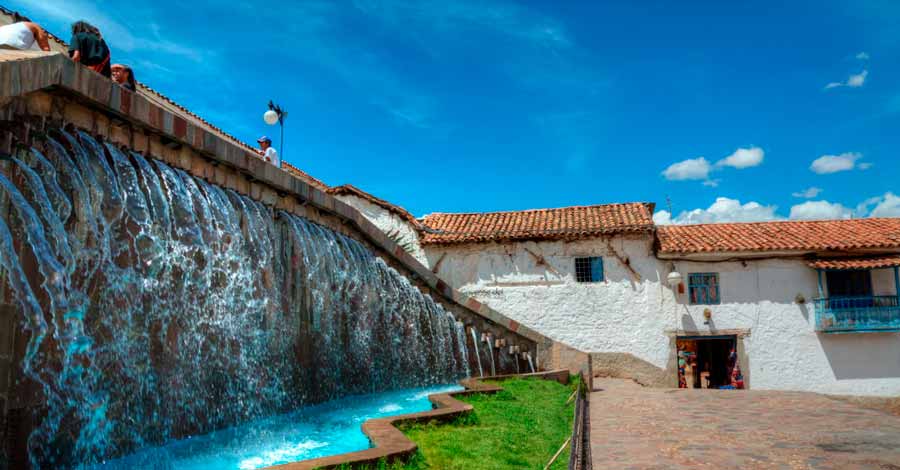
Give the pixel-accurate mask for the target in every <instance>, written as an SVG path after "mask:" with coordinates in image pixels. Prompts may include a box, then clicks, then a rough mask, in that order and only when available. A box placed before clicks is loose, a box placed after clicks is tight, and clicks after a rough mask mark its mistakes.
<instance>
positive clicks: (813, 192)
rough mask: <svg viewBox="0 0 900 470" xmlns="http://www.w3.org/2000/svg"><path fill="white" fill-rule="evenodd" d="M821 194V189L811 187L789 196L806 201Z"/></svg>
mask: <svg viewBox="0 0 900 470" xmlns="http://www.w3.org/2000/svg"><path fill="white" fill-rule="evenodd" d="M821 192H822V188H817V187H815V186H811V187H809V188H806V189H804V190H803V191H797V192H796V193H792V194H791V195H792V196H794V197H802V198H806V199H810V198H814V197H816V196H818V195H819V193H821Z"/></svg>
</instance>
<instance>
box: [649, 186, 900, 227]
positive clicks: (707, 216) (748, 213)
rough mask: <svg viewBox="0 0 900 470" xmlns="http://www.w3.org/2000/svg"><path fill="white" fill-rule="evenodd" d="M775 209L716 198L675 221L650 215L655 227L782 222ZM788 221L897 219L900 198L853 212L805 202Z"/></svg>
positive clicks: (872, 201)
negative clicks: (705, 205) (703, 207)
mask: <svg viewBox="0 0 900 470" xmlns="http://www.w3.org/2000/svg"><path fill="white" fill-rule="evenodd" d="M820 192H821V190H820V189H819V188H815V187H813V188H808V189H805V190H803V191H801V192H798V193H794V196H797V197H806V195H807V194H812V193H815V194H818V193H820ZM870 208H871V211H870V210H869V209H870ZM776 209H777V207H776V206H774V205H772V206H767V205H763V204H760V203H758V202H755V201H751V202H748V203H746V204H741V202H740V201H739V200H737V199H730V198H727V197H718V198H716V202H714V203H713V204H712V205H711V206H709V207H708V208H706V209H694V210H690V211H682V212H681V213H680V214H678V216H677V217H673V216H672V213H671V212H669V211H667V210H660V211H657V212H656V213H654V214H653V222H654V223H656V224H657V225H670V224H706V223H720V222H756V221H767V220H783V219H784V216H781V215H779V214H777V212H776ZM788 217H789V218H790V219H794V220H825V219H850V218H854V217H900V196H897V195H896V194H894V193H893V192H890V191H888V192H887V193H885V194H884V195H882V196H875V197H871V198H868V199H866V200H865V201H863V202H861V203H860V204H859V205H858V206H856V208H855V209H851V208H849V207H846V206H844V205H843V204H840V203H836V202H830V201H825V200H820V201H806V202H803V203H801V204H796V205H794V206H792V207H791V210H790V214H789V216H788Z"/></svg>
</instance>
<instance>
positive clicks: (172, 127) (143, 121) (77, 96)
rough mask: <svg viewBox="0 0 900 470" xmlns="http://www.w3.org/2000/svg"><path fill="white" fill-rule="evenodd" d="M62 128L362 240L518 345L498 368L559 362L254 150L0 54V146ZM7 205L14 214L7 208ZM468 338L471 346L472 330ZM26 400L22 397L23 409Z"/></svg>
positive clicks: (2, 341)
mask: <svg viewBox="0 0 900 470" xmlns="http://www.w3.org/2000/svg"><path fill="white" fill-rule="evenodd" d="M54 127H58V128H69V129H80V130H83V131H85V132H87V133H89V134H91V135H92V136H94V137H96V138H98V139H100V140H104V141H107V142H111V143H114V144H117V145H119V146H121V147H123V148H127V149H129V150H133V151H136V152H139V153H141V154H143V155H144V156H146V157H148V158H154V159H158V160H161V161H164V162H166V163H167V164H169V165H171V166H173V167H177V168H180V169H183V170H185V171H186V172H188V173H189V174H191V175H193V176H196V177H199V178H202V179H204V180H206V181H208V182H210V183H212V184H216V185H219V186H221V187H223V188H228V189H232V190H234V191H236V192H238V193H240V194H243V195H247V196H249V197H252V198H254V199H256V200H258V201H261V202H263V203H265V204H267V205H269V206H271V207H273V208H276V209H279V210H284V211H286V212H289V213H292V214H295V215H298V216H301V217H304V218H307V219H309V220H311V221H313V222H315V223H318V224H321V225H323V226H326V227H328V228H330V229H332V230H335V231H337V232H339V233H342V234H345V235H347V236H349V237H352V238H354V239H356V240H358V241H360V242H361V243H363V244H364V245H365V246H366V247H367V248H368V249H369V250H371V251H372V252H373V253H375V254H376V256H379V257H381V258H383V259H384V260H385V261H386V262H387V263H388V264H389V265H391V266H392V267H394V268H395V269H397V270H398V271H399V272H400V273H401V274H403V275H405V276H406V277H407V278H408V279H410V280H411V281H412V282H413V284H414V285H416V286H417V287H418V288H419V289H420V290H422V291H423V292H424V293H426V294H428V295H430V296H431V297H432V298H434V299H435V300H436V301H437V302H439V303H440V304H442V305H443V306H444V308H445V309H447V310H449V311H451V312H453V314H454V315H455V316H456V318H457V319H459V320H460V321H462V322H463V323H464V324H466V325H467V326H468V327H470V328H474V329H475V331H477V332H478V333H479V335H480V334H489V335H490V336H491V337H492V338H493V339H495V340H499V341H502V342H503V343H504V344H505V348H506V349H505V350H506V351H508V350H509V348H510V347H514V348H515V347H517V351H518V353H517V354H508V353H506V354H504V353H501V352H500V350H496V352H495V354H496V356H495V362H496V363H497V372H498V373H509V372H515V371H517V370H521V371H522V372H525V371H527V370H528V361H527V358H526V354H528V355H530V356H531V357H532V358H534V360H535V361H538V362H537V364H535V365H536V366H537V367H539V368H542V369H546V368H553V367H555V366H554V364H551V363H544V362H541V361H542V358H547V357H550V356H548V355H547V354H541V350H542V349H549V348H552V347H554V343H553V341H551V340H549V339H548V338H546V337H545V336H543V335H541V334H539V333H537V332H536V331H534V330H531V329H530V328H527V327H524V326H522V325H521V324H519V323H518V322H515V321H512V320H510V319H509V318H507V317H505V316H504V315H502V314H500V313H498V312H496V311H495V310H493V309H491V308H489V307H487V306H486V305H484V304H482V303H481V302H478V301H477V300H476V299H474V298H472V297H470V296H467V295H464V294H462V293H460V292H459V291H456V290H455V289H453V288H451V287H450V285H449V284H447V283H445V282H443V281H442V280H440V279H439V278H438V277H437V276H435V275H434V273H432V272H431V271H430V270H428V269H427V268H426V267H425V266H423V265H422V264H421V263H420V262H419V261H417V260H416V258H415V257H413V256H411V255H410V254H409V253H407V252H406V251H405V250H404V249H403V248H402V247H401V246H399V245H397V243H395V242H394V241H393V240H391V239H390V238H389V237H388V236H386V235H385V234H384V233H383V232H382V231H381V230H379V229H378V228H377V227H376V226H375V225H374V224H372V223H371V222H370V221H369V220H368V219H367V218H366V217H364V216H363V215H361V214H360V213H359V212H358V211H357V210H355V209H354V208H352V207H351V206H349V205H348V204H345V203H343V202H341V201H340V200H338V199H336V198H334V197H332V196H330V195H328V194H326V193H325V192H324V191H323V190H321V189H319V187H317V186H316V185H315V183H314V182H309V181H305V180H303V179H300V178H299V177H298V176H297V175H294V174H290V173H288V172H285V171H282V170H281V169H279V168H276V167H275V166H272V165H270V164H267V163H265V162H263V161H262V160H261V159H259V158H258V157H257V156H256V155H255V154H254V153H253V152H252V151H250V150H248V149H247V148H246V147H242V146H239V145H234V144H233V143H232V142H230V141H228V140H226V139H223V138H222V137H221V136H219V135H217V134H216V133H213V132H210V131H209V130H207V129H205V128H204V127H202V126H197V125H195V124H194V123H193V122H192V121H191V120H188V119H185V118H184V117H182V116H179V115H178V114H177V113H175V112H173V111H172V110H171V109H170V108H164V107H160V106H157V105H156V104H155V103H154V102H153V101H151V100H147V99H146V98H144V97H142V96H141V95H139V94H137V95H136V94H132V93H130V92H127V91H125V90H123V89H121V88H120V87H118V86H116V85H114V84H112V82H110V81H109V80H106V79H105V78H103V77H101V76H100V75H98V74H96V73H94V72H92V71H89V70H87V69H85V68H83V67H80V66H77V65H76V64H74V63H72V62H71V61H69V60H68V59H67V58H65V57H64V56H62V55H60V54H53V53H42V52H38V53H32V52H27V53H25V52H23V53H11V54H8V55H4V56H3V57H0V152H4V153H13V152H14V151H15V150H16V148H17V147H18V146H23V145H24V146H32V145H33V146H36V147H38V148H40V147H41V145H42V143H41V142H42V136H43V135H44V133H45V132H46V131H47V130H48V129H51V128H54ZM0 202H2V201H0ZM0 210H3V211H4V214H6V213H7V211H8V208H7V207H0ZM0 295H2V292H0ZM0 304H2V305H0V322H3V323H0V327H2V328H0V329H2V331H0V411H3V413H2V417H3V418H4V420H5V418H6V417H8V416H10V415H11V412H10V406H9V403H10V400H9V399H10V398H11V397H10V393H9V391H10V390H11V386H12V382H13V381H14V380H15V379H14V376H17V375H20V374H17V373H16V372H15V365H14V364H13V362H15V361H14V360H13V359H12V358H13V357H15V356H17V355H19V354H20V353H21V352H19V353H18V354H17V353H13V352H12V351H13V348H14V346H15V345H16V342H15V338H14V337H15V334H16V332H17V331H18V330H19V328H18V327H9V326H8V325H7V324H11V323H12V322H14V321H16V319H17V318H18V317H19V316H20V315H19V312H18V311H17V309H16V308H15V307H10V306H9V302H8V299H3V300H0ZM479 339H480V338H479ZM467 341H469V345H468V346H469V349H470V350H472V349H473V346H474V345H473V344H472V343H473V340H472V339H471V335H467ZM484 347H485V346H484V344H482V345H481V348H482V350H484ZM482 354H484V353H482ZM504 358H505V360H504ZM475 369H476V365H475V364H472V370H475ZM486 372H487V371H486ZM19 398H22V397H19ZM26 405H27V404H26V403H24V401H22V400H19V401H18V403H17V405H16V407H18V408H19V409H21V407H23V406H26ZM18 424H21V425H22V427H23V428H27V427H29V426H30V425H28V424H27V423H18ZM9 434H10V433H7V438H9ZM19 437H20V438H21V437H22V436H19ZM17 458H21V456H19V457H17Z"/></svg>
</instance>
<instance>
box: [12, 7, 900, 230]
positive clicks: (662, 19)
mask: <svg viewBox="0 0 900 470" xmlns="http://www.w3.org/2000/svg"><path fill="white" fill-rule="evenodd" d="M280 3H291V4H290V5H285V4H280ZM751 3H752V5H751ZM785 3H786V4H789V5H784V4H785ZM6 6H7V7H9V8H12V9H15V10H19V11H21V12H23V13H24V14H26V15H28V16H30V17H31V18H32V19H33V20H35V21H38V22H40V23H42V24H44V25H45V26H46V27H47V28H48V29H49V30H50V31H52V32H53V33H55V34H57V35H59V36H62V37H63V38H64V39H68V33H67V31H68V25H69V24H70V23H71V21H73V20H75V19H79V18H84V19H87V20H89V21H91V22H94V23H95V24H97V25H98V26H99V27H100V28H101V29H102V30H103V32H104V35H105V36H106V38H107V41H108V42H109V44H110V46H111V48H112V50H113V54H114V57H113V60H114V61H115V62H125V63H130V64H132V65H133V66H134V68H135V69H136V73H137V78H138V79H139V80H141V81H144V82H145V83H147V84H149V85H150V86H151V87H153V88H156V89H158V90H160V91H161V92H163V93H164V94H166V95H168V96H170V97H171V98H173V99H175V100H176V101H178V102H180V103H181V104H183V105H185V106H187V107H188V108H190V109H192V110H193V111H195V112H196V113H198V114H200V115H201V116H204V117H205V118H206V119H208V120H209V121H211V122H213V123H214V124H216V125H218V126H220V127H222V128H224V129H225V130H227V131H229V132H231V133H233V134H234V135H236V136H238V137H240V138H241V139H243V140H245V141H248V142H253V141H255V140H256V137H258V136H259V135H261V134H269V135H270V136H272V137H273V138H275V143H276V145H277V143H278V142H277V141H278V139H277V130H275V128H271V127H267V126H266V125H265V124H264V123H263V121H262V118H261V115H262V112H263V111H264V110H265V104H266V103H267V102H268V100H269V99H274V100H275V101H276V102H278V103H280V104H282V105H283V106H284V107H285V108H286V109H287V110H288V111H289V117H288V119H287V123H286V136H285V148H284V152H283V157H284V159H285V160H286V161H288V162H290V163H292V164H294V165H296V166H298V167H300V168H303V169H304V170H306V171H307V172H309V173H311V174H313V175H314V176H316V177H318V178H320V179H322V180H324V181H325V182H326V183H328V184H330V185H338V184H343V183H351V184H354V185H356V186H358V187H360V188H362V189H364V190H366V191H369V192H371V193H373V194H375V195H377V196H379V197H382V198H385V199H388V200H390V201H392V202H394V203H397V204H399V205H402V206H404V207H406V208H407V209H409V210H410V211H411V212H412V213H413V214H415V215H417V216H421V215H424V214H427V213H430V212H474V211H493V210H517V209H528V208H540V207H559V206H566V205H587V204H599V203H609V202H625V201H652V202H656V203H657V208H658V210H665V211H666V212H665V213H662V212H659V213H658V214H657V220H658V221H660V222H667V221H675V222H711V221H729V220H763V219H772V218H788V217H792V218H825V217H851V216H852V217H863V216H872V215H876V216H884V215H892V216H900V197H897V196H896V195H895V194H896V193H900V187H898V184H897V181H898V180H900V60H898V57H900V2H897V1H894V0H853V1H828V0H819V1H799V0H797V1H791V2H781V1H772V2H720V1H710V2H704V1H691V2H683V1H674V0H672V1H649V0H647V1H640V2H635V1H630V0H629V1H626V0H623V1H604V2H601V1H596V2H594V1H590V2H589V1H567V2H552V1H547V2H513V1H502V0H485V1H475V0H457V1H452V2H451V1H429V0H422V1H410V2H406V1H398V0H386V1H375V0H359V1H349V0H348V1H335V2H328V1H300V2H279V3H276V2H272V3H263V2H256V3H254V2H211V1H206V0H193V1H190V2H187V1H181V0H156V1H145V0H134V1H130V2H127V3H126V2H86V1H83V0H66V1H62V0H43V1H40V2H22V1H19V0H17V1H13V2H8V3H7V5H6ZM667 201H668V202H667ZM669 207H671V209H672V210H671V212H672V213H671V214H670V213H669V211H668V209H669Z"/></svg>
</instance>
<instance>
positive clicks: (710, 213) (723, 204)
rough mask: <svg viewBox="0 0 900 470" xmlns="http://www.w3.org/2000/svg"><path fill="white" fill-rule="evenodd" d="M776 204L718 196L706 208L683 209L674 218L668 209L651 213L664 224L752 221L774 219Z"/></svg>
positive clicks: (776, 217) (655, 220) (775, 217)
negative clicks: (765, 204)
mask: <svg viewBox="0 0 900 470" xmlns="http://www.w3.org/2000/svg"><path fill="white" fill-rule="evenodd" d="M776 209H777V207H776V206H764V205H762V204H760V203H758V202H754V201H750V202H748V203H746V204H741V201H739V200H737V199H729V198H727V197H718V198H716V202H714V203H712V205H711V206H709V207H708V208H706V209H694V210H691V211H683V212H682V213H680V214H678V216H677V217H675V218H674V219H673V218H672V214H670V213H669V212H668V211H658V212H657V213H656V214H654V215H653V221H654V222H656V223H658V224H661V225H665V224H670V223H671V224H709V223H718V222H753V221H761V220H775V219H778V218H779V217H778V216H777V215H776V214H775V210H776Z"/></svg>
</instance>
